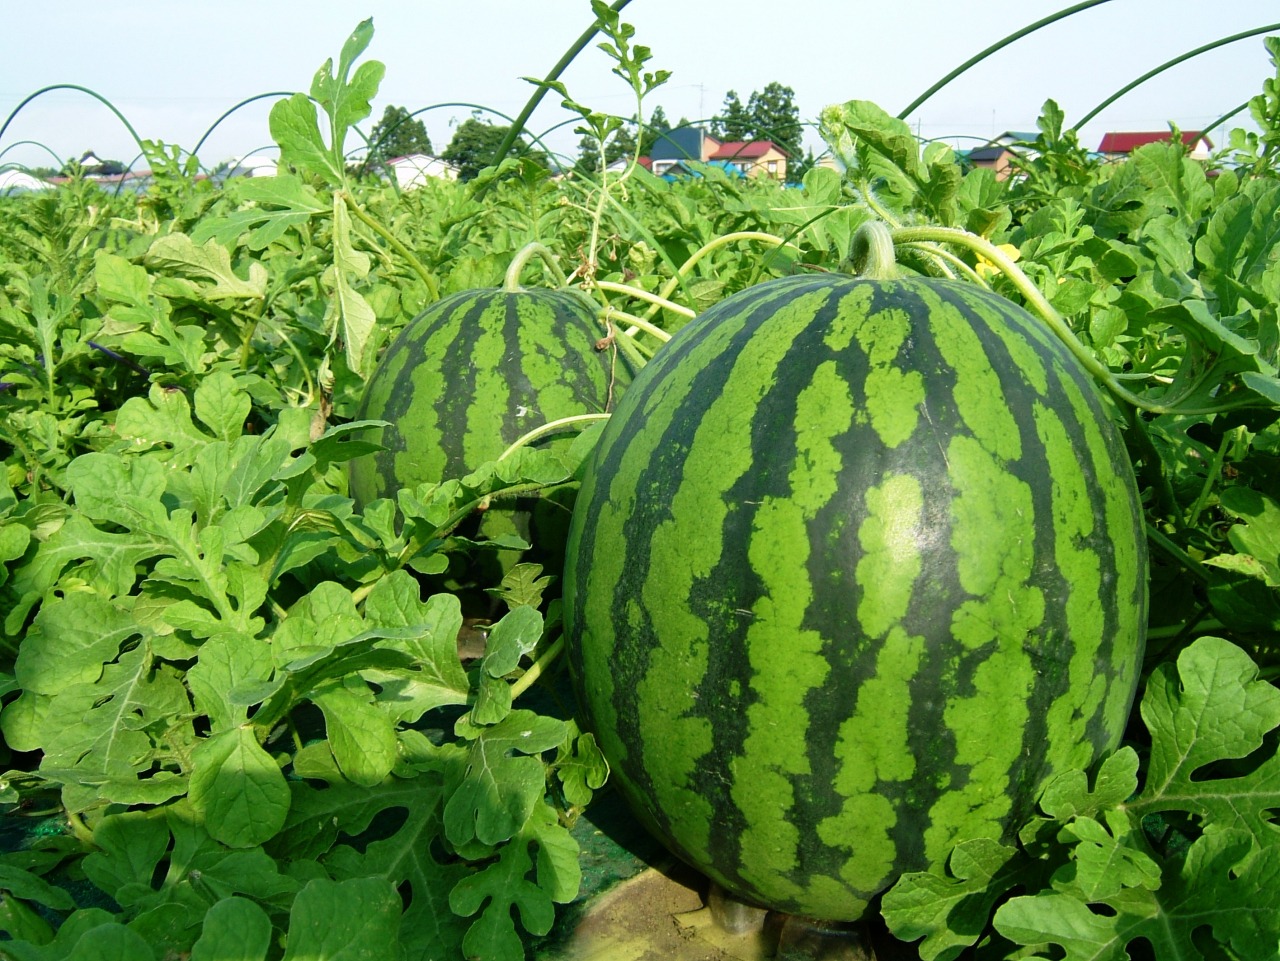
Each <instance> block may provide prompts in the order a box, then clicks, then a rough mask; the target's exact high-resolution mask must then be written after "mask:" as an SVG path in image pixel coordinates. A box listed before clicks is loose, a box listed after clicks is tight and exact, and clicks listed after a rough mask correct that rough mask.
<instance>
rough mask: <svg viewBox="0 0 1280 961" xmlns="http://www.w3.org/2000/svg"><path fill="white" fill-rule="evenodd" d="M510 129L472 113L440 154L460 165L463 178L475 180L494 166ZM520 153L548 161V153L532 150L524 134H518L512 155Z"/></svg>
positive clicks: (459, 172)
mask: <svg viewBox="0 0 1280 961" xmlns="http://www.w3.org/2000/svg"><path fill="white" fill-rule="evenodd" d="M510 129H511V128H510V127H507V126H502V127H500V126H497V125H496V124H491V123H486V122H485V121H483V120H481V119H480V118H479V117H475V116H472V117H470V118H468V119H467V120H464V121H463V122H462V123H461V124H460V125H459V126H458V129H457V130H455V131H454V132H453V139H452V140H450V141H449V146H447V147H445V148H444V153H442V154H441V155H440V157H441V159H443V160H446V161H448V162H449V163H451V164H453V165H454V166H455V167H457V168H458V179H459V180H464V181H465V180H473V179H475V177H476V176H477V175H478V174H479V173H480V171H481V170H483V169H484V168H485V167H491V166H493V163H494V154H495V153H497V152H498V148H499V147H500V146H502V141H503V139H504V138H505V137H506V136H507V131H508V130H510ZM519 154H528V155H529V156H531V157H533V158H534V159H536V160H538V161H539V162H541V163H545V162H546V155H545V154H543V153H542V152H540V151H530V150H529V144H528V142H527V141H526V140H525V139H524V138H523V137H517V138H516V141H515V143H514V144H513V145H512V147H511V156H516V155H519Z"/></svg>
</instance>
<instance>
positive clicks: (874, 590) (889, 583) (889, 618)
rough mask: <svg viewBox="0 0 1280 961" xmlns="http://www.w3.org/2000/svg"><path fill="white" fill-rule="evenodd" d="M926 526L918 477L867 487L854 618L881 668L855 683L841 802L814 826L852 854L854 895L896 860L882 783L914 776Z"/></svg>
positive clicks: (877, 883) (843, 736)
mask: <svg viewBox="0 0 1280 961" xmlns="http://www.w3.org/2000/svg"><path fill="white" fill-rule="evenodd" d="M923 528H924V494H923V491H922V489H921V486H920V482H919V481H918V480H917V479H916V478H914V477H911V476H908V475H905V474H895V475H890V476H888V477H886V478H885V479H884V482H883V483H882V484H881V485H879V486H878V487H872V488H870V489H869V490H868V491H867V516H866V518H865V519H864V520H863V522H862V524H861V526H860V527H859V529H858V540H859V543H860V544H861V546H862V549H863V552H864V553H863V556H862V559H861V560H860V561H859V562H858V566H857V569H856V571H855V575H854V576H855V578H856V580H857V583H858V586H859V587H860V588H861V589H862V599H861V601H860V602H859V604H858V620H859V622H860V623H861V625H862V628H863V630H864V631H865V633H866V634H867V635H868V636H869V637H872V638H875V639H878V641H879V645H878V653H877V656H876V667H875V674H874V675H873V676H872V677H870V678H868V679H867V680H866V681H864V682H863V683H862V684H861V685H860V686H859V688H858V691H857V699H856V702H855V705H854V710H853V712H852V714H851V716H850V717H849V718H848V720H846V721H845V722H844V723H843V724H841V726H840V732H839V739H838V742H837V745H836V759H837V761H838V762H839V765H840V768H839V774H838V775H837V777H836V780H835V784H834V787H835V790H836V791H837V792H838V793H839V794H841V795H843V796H844V798H845V800H844V801H843V802H842V805H841V809H840V812H839V813H838V814H836V815H833V816H831V817H828V818H826V819H824V820H823V821H822V822H821V823H820V824H819V825H818V836H819V838H821V839H822V841H823V842H824V843H826V844H828V845H830V846H832V847H838V848H843V849H845V850H848V851H849V852H850V856H849V858H848V860H847V861H846V862H845V863H844V865H843V866H842V868H841V871H840V874H841V877H842V878H843V879H844V880H845V881H846V882H847V883H848V884H849V885H850V886H851V887H853V889H854V890H858V891H865V892H873V891H877V890H879V889H880V887H882V886H883V882H884V880H885V878H886V877H887V876H888V875H889V873H890V871H891V870H892V868H893V864H894V861H895V860H896V858H897V849H896V847H895V845H894V842H893V838H892V836H891V834H890V832H891V830H892V829H893V827H894V825H895V824H896V823H897V811H896V809H895V807H894V805H893V803H892V802H890V801H889V800H888V799H887V798H885V797H884V796H883V795H881V794H879V793H877V791H876V787H877V785H878V784H880V783H886V782H900V781H906V780H910V779H911V778H912V777H913V776H914V774H915V759H914V757H913V756H912V753H911V749H910V745H909V743H908V712H909V710H910V707H911V688H910V683H911V679H912V678H913V677H914V676H915V674H916V671H917V670H918V669H919V667H920V659H921V657H922V656H923V654H924V638H922V637H918V636H912V635H910V634H908V633H907V631H906V630H905V629H904V628H903V627H902V625H901V623H900V622H901V621H902V620H903V618H905V617H906V616H907V613H908V611H909V609H910V604H911V599H912V597H913V596H915V595H916V580H917V579H918V578H919V576H920V572H921V569H922V563H923V562H922V559H921V553H920V535H921V532H922V531H923Z"/></svg>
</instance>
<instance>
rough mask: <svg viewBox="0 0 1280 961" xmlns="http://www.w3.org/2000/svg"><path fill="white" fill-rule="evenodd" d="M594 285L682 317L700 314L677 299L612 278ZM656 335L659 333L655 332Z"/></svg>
mask: <svg viewBox="0 0 1280 961" xmlns="http://www.w3.org/2000/svg"><path fill="white" fill-rule="evenodd" d="M593 286H595V287H598V288H599V289H601V290H608V291H612V292H613V293H615V294H626V295H627V296H628V297H634V298H636V299H637V300H645V301H648V302H649V303H651V304H657V305H658V306H659V307H661V308H663V309H664V310H669V311H671V312H672V313H673V314H679V315H680V316H681V317H687V318H689V319H690V320H692V319H693V318H694V317H697V316H698V314H697V312H696V311H693V310H690V309H689V308H688V307H685V306H684V305H683V304H677V303H676V302H675V301H672V300H667V298H665V297H661V296H659V295H658V294H651V293H649V291H647V290H641V289H640V288H638V287H629V286H628V285H626V284H619V283H614V282H613V281H612V280H597V281H595V282H594V284H593ZM659 333H665V331H659ZM655 336H657V335H656V334H655Z"/></svg>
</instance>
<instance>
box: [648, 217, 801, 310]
mask: <svg viewBox="0 0 1280 961" xmlns="http://www.w3.org/2000/svg"><path fill="white" fill-rule="evenodd" d="M740 240H755V241H759V242H760V243H762V244H769V245H770V246H772V247H790V248H791V249H792V250H794V251H796V252H797V253H800V252H801V250H800V248H799V247H797V246H796V245H795V244H793V243H790V242H789V241H787V240H784V239H783V238H782V237H778V236H775V235H774V234H769V233H765V232H764V231H762V230H738V231H735V232H733V233H731V234H722V235H721V236H719V237H716V238H714V239H713V240H709V241H707V242H706V243H705V244H703V245H702V246H701V247H699V248H698V249H697V250H695V251H694V252H693V253H692V254H690V255H689V259H688V260H686V261H685V262H684V263H683V264H681V265H680V267H679V268H678V269H677V270H676V275H675V276H674V277H672V278H671V279H670V280H668V281H667V282H666V283H665V284H663V285H662V289H661V290H660V291H658V296H659V297H661V298H663V299H664V300H665V299H666V298H668V297H670V296H671V295H672V293H674V292H675V289H676V288H677V287H679V286H680V283H681V281H683V280H684V278H685V277H687V276H688V275H689V272H690V271H691V270H693V268H694V267H695V266H696V265H697V263H698V261H700V260H701V259H702V258H703V257H705V256H707V254H710V253H712V252H713V251H716V250H718V249H719V248H721V247H724V246H725V245H727V244H732V243H737V242H738V241H740ZM659 309H660V308H659V305H657V304H654V305H653V306H651V307H650V308H649V309H648V310H647V311H645V317H646V318H647V319H652V318H653V317H654V316H655V315H656V314H657V313H658V310H659Z"/></svg>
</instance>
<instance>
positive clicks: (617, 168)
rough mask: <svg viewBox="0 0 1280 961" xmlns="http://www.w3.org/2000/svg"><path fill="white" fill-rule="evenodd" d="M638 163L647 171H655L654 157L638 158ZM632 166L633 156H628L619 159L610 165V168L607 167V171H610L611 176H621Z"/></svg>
mask: <svg viewBox="0 0 1280 961" xmlns="http://www.w3.org/2000/svg"><path fill="white" fill-rule="evenodd" d="M636 163H638V164H639V165H640V166H641V167H643V168H644V169H645V170H652V169H653V158H652V157H637V158H636ZM630 166H631V154H627V155H626V156H625V157H619V158H618V159H617V160H615V161H614V162H613V163H611V164H609V166H608V167H606V168H605V169H606V170H607V171H609V173H611V174H620V173H623V172H624V171H625V170H626V169H627V168H628V167H630Z"/></svg>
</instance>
